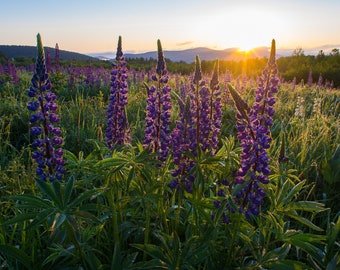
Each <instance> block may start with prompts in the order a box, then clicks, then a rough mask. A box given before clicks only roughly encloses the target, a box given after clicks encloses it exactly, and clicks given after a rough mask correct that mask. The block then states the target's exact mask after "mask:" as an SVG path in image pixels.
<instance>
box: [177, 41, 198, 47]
mask: <svg viewBox="0 0 340 270" xmlns="http://www.w3.org/2000/svg"><path fill="white" fill-rule="evenodd" d="M191 44H194V41H185V42H180V43H176V45H177V46H180V47H182V46H187V45H191Z"/></svg>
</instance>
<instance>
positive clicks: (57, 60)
mask: <svg viewBox="0 0 340 270" xmlns="http://www.w3.org/2000/svg"><path fill="white" fill-rule="evenodd" d="M54 69H55V72H57V73H59V72H60V50H59V45H58V43H56V44H55V57H54Z"/></svg>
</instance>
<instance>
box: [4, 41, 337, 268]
mask: <svg viewBox="0 0 340 270" xmlns="http://www.w3.org/2000/svg"><path fill="white" fill-rule="evenodd" d="M157 44H158V47H157V49H158V61H157V62H155V65H154V66H152V67H150V69H149V70H145V69H142V68H140V69H133V68H130V66H129V60H128V59H125V58H124V51H123V46H122V45H124V43H122V40H121V38H120V37H119V40H118V48H117V57H116V61H114V62H113V64H112V66H111V64H110V66H109V67H107V63H106V64H105V65H103V66H94V65H89V66H86V67H84V66H82V67H80V66H77V65H60V63H59V60H58V59H54V60H53V61H52V62H51V61H50V59H49V58H47V56H45V54H44V50H43V45H42V43H41V39H40V36H38V39H37V58H36V64H35V65H34V66H32V65H31V66H27V67H20V68H19V67H17V68H16V70H15V71H13V70H14V69H15V67H13V70H12V71H11V72H10V71H9V70H7V71H2V72H1V70H0V81H1V84H0V98H1V104H0V123H1V125H0V204H1V208H0V212H1V215H0V269H35V270H38V269H44V270H45V269H112V270H117V269H174V270H175V269H176V270H177V269H202V270H203V269H207V270H210V269H282V270H283V269H285V270H286V269H327V270H331V269H339V267H340V241H339V240H340V239H339V231H340V200H339V192H340V189H339V186H340V135H339V134H340V132H339V131H340V117H339V115H340V90H339V88H338V86H334V85H331V84H330V83H329V82H327V78H323V79H324V81H323V80H322V78H321V79H320V78H319V79H318V80H317V79H314V81H313V80H312V81H307V80H306V81H305V82H304V81H303V80H299V79H298V80H296V79H294V80H290V81H287V80H284V79H283V78H282V77H281V75H280V69H278V68H277V64H276V60H277V59H276V57H275V41H273V42H272V48H271V56H270V57H269V59H264V60H263V61H262V62H263V63H264V66H263V68H261V69H260V72H257V73H254V74H252V75H251V76H249V75H248V76H247V75H244V76H239V75H237V76H236V75H235V74H232V72H230V71H229V70H228V69H222V68H221V67H220V68H219V64H218V61H214V62H212V65H211V68H209V69H208V70H207V69H205V70H204V71H202V69H201V62H200V59H199V56H197V57H196V59H193V62H194V61H195V65H193V66H192V67H193V69H192V70H191V71H190V72H189V74H183V73H174V72H170V71H168V70H167V65H166V60H165V59H164V54H163V51H162V47H161V43H160V41H158V43H157ZM165 57H166V55H165ZM258 69H259V68H258V67H257V70H258ZM296 77H298V74H297V76H296ZM326 82H327V83H326Z"/></svg>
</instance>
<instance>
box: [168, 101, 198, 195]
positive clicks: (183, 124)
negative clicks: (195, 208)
mask: <svg viewBox="0 0 340 270" xmlns="http://www.w3.org/2000/svg"><path fill="white" fill-rule="evenodd" d="M179 102H180V113H179V120H177V121H176V126H175V128H174V130H173V132H172V135H171V138H172V148H173V155H174V161H173V162H174V165H175V169H174V170H173V172H172V176H173V177H174V180H172V181H171V182H170V184H169V186H170V188H172V189H179V188H180V187H181V185H184V187H185V190H186V191H187V192H189V193H192V191H193V189H192V184H193V182H194V180H195V178H194V176H193V175H191V174H189V172H190V170H191V169H192V167H193V166H194V165H195V163H194V161H193V160H191V159H190V158H189V157H188V156H187V155H186V153H192V152H193V150H195V151H196V148H194V149H192V145H193V142H195V140H196V129H195V128H194V127H193V123H194V121H193V116H192V111H191V108H190V106H191V105H190V103H191V102H190V98H189V97H187V99H186V100H185V101H183V100H181V99H180V100H179Z"/></svg>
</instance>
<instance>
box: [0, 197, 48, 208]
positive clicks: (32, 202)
mask: <svg viewBox="0 0 340 270" xmlns="http://www.w3.org/2000/svg"><path fill="white" fill-rule="evenodd" d="M6 198H9V199H12V200H15V201H18V202H21V203H23V204H20V205H19V206H18V207H20V208H34V209H35V208H37V209H39V208H49V207H51V206H52V204H51V202H50V201H47V200H44V199H41V198H39V197H36V196H33V195H11V196H7V197H6Z"/></svg>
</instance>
